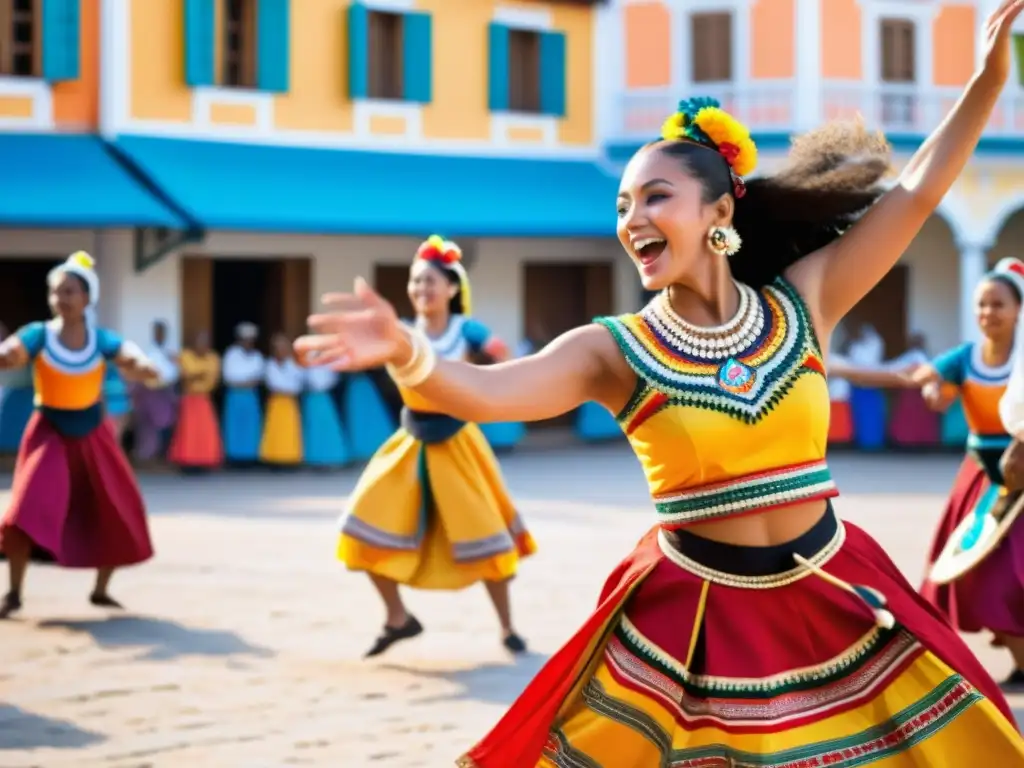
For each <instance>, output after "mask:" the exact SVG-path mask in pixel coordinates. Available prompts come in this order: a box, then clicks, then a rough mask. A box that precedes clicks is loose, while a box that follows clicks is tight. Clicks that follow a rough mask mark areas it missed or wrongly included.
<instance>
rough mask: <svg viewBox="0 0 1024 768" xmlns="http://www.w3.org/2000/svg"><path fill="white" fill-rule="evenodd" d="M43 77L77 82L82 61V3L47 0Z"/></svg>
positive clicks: (78, 1)
mask: <svg viewBox="0 0 1024 768" xmlns="http://www.w3.org/2000/svg"><path fill="white" fill-rule="evenodd" d="M42 10H43V14H42V15H43V62H42V63H43V77H44V78H46V79H47V80H50V81H52V82H55V81H59V80H77V79H78V74H79V69H80V64H79V62H80V58H81V53H80V52H81V27H82V24H81V18H80V14H81V7H80V0H43V9H42Z"/></svg>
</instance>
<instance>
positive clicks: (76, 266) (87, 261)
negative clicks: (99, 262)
mask: <svg viewBox="0 0 1024 768" xmlns="http://www.w3.org/2000/svg"><path fill="white" fill-rule="evenodd" d="M60 272H64V273H67V274H71V275H74V276H75V277H77V278H79V279H80V280H81V281H82V282H83V283H85V285H86V287H87V288H88V289H89V306H90V307H93V306H95V305H96V302H98V301H99V299H100V278H99V275H97V274H96V261H95V260H94V259H93V257H92V256H90V255H89V254H88V253H86V252H85V251H75V252H74V253H72V254H71V255H70V256H68V257H67V258H66V259H65V260H64V263H62V264H58V265H57V266H56V267H54V268H53V270H52V271H51V273H50V274H51V275H53V274H56V273H60Z"/></svg>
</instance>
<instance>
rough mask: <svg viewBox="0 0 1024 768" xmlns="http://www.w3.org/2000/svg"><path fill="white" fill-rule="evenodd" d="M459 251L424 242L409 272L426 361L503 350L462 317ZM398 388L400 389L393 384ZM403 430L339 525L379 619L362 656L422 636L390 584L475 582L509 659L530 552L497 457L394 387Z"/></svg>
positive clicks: (515, 646)
mask: <svg viewBox="0 0 1024 768" xmlns="http://www.w3.org/2000/svg"><path fill="white" fill-rule="evenodd" d="M461 259H462V252H461V251H460V250H459V247H458V246H457V245H456V244H455V243H452V242H448V241H445V240H442V239H441V238H440V237H437V236H436V235H435V236H432V237H430V238H429V239H428V240H427V241H426V242H424V243H423V244H422V245H421V246H420V247H419V249H418V250H417V251H416V257H415V259H414V260H413V264H412V268H411V269H410V271H409V299H410V301H411V302H412V305H413V308H414V309H415V311H416V320H415V327H416V329H417V333H418V334H422V336H423V339H424V343H426V344H428V345H429V346H430V348H431V350H432V354H434V355H436V356H438V357H440V358H442V359H444V360H465V359H466V358H467V357H468V356H469V355H470V354H480V353H486V354H487V355H490V356H491V357H492V358H496V359H503V358H505V357H507V351H506V350H505V347H504V345H503V344H502V343H501V342H500V341H499V340H498V339H496V338H495V337H494V336H492V335H491V333H490V331H489V330H488V329H487V328H486V327H485V326H484V325H483V324H481V323H479V322H477V321H476V320H472V319H470V317H469V313H470V295H469V280H468V277H467V275H466V272H465V269H464V268H463V266H462V264H461ZM400 389H401V387H400ZM401 391H402V399H403V401H404V403H405V407H404V408H403V409H402V426H401V427H400V428H399V430H398V431H397V432H396V433H395V434H394V435H393V436H392V437H391V438H390V439H389V440H388V441H387V442H386V443H384V445H383V446H381V448H380V450H378V451H377V453H376V454H374V456H373V458H372V459H370V463H369V464H368V465H367V466H366V469H365V470H364V472H363V475H362V477H360V479H359V483H358V484H357V485H356V488H355V490H354V491H353V493H352V498H351V500H350V503H349V508H348V511H347V513H346V515H345V516H344V518H343V521H342V527H341V537H340V539H339V543H338V558H339V559H340V560H341V561H342V562H343V563H345V565H347V566H348V567H349V568H350V569H351V570H355V571H366V572H367V573H368V574H369V575H370V580H371V581H372V582H373V585H374V587H376V589H377V591H378V592H379V593H380V596H381V599H382V600H383V601H384V607H385V610H386V611H387V618H386V620H385V624H384V631H383V632H382V634H381V635H380V637H378V638H377V640H376V642H375V643H374V645H373V647H372V648H371V649H370V651H369V652H368V654H367V655H368V656H376V655H378V654H380V653H383V652H384V651H386V650H387V649H388V648H390V647H391V646H392V645H393V644H394V643H396V642H398V641H400V640H405V639H408V638H411V637H415V636H416V635H419V634H420V633H421V632H422V631H423V627H422V625H421V624H420V622H419V621H418V620H417V619H416V617H415V616H413V615H412V614H411V613H409V611H408V610H407V609H406V607H405V604H404V602H403V601H402V598H401V595H400V594H399V585H400V584H404V585H407V586H410V587H416V588H419V589H445V590H456V589H463V588H465V587H468V586H470V585H471V584H475V583H477V582H480V581H482V582H484V584H485V585H486V587H487V593H488V595H490V598H491V602H492V603H493V604H494V608H495V611H497V614H498V620H499V621H500V623H501V630H502V633H503V637H502V642H503V643H504V645H505V647H506V648H507V649H508V650H509V651H511V652H513V653H520V652H522V651H525V650H526V643H525V642H524V641H523V639H522V638H521V637H520V636H519V635H518V634H517V633H516V631H515V629H514V627H513V624H512V609H511V605H510V599H509V582H510V581H511V579H512V577H513V576H515V573H516V570H517V568H518V565H519V560H520V558H522V557H526V556H527V555H531V554H533V553H534V552H535V551H536V545H535V544H534V541H533V538H532V537H531V536H530V534H529V532H528V531H527V530H526V528H525V526H524V525H523V522H522V520H521V518H520V517H519V514H518V513H517V512H516V509H515V506H514V505H513V503H512V500H511V499H510V498H509V494H508V490H507V489H506V488H505V483H504V481H503V479H502V477H501V471H500V469H499V468H498V462H497V459H495V457H494V453H493V451H491V448H490V446H489V445H488V444H487V440H486V438H485V437H484V435H483V433H482V432H481V431H480V428H479V427H477V426H476V425H475V424H472V423H467V422H466V421H464V420H459V419H455V418H452V417H450V416H446V415H444V411H443V410H442V409H439V408H437V407H435V405H434V404H433V403H432V402H431V401H429V400H426V399H424V398H422V397H419V396H418V395H417V394H416V393H415V392H412V391H407V390H405V389H402V390H401Z"/></svg>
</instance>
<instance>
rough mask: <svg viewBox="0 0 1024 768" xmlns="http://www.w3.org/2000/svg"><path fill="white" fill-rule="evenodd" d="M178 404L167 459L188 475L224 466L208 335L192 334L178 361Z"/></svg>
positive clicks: (215, 358)
mask: <svg viewBox="0 0 1024 768" xmlns="http://www.w3.org/2000/svg"><path fill="white" fill-rule="evenodd" d="M178 366H179V368H180V369H181V390H182V394H181V404H180V407H179V409H178V423H177V424H176V425H175V428H174V437H173V438H172V439H171V446H170V450H169V451H168V458H169V459H170V461H171V462H172V463H173V464H176V465H177V466H179V467H181V468H182V469H183V470H186V471H188V472H202V471H207V470H210V469H214V468H216V467H219V466H220V465H221V464H223V463H224V445H223V442H222V441H221V436H220V424H219V422H218V421H217V411H216V409H215V408H214V407H213V399H212V394H213V391H214V390H215V389H217V387H219V386H220V355H218V354H217V353H216V352H214V351H213V349H211V348H210V334H209V332H208V331H200V332H199V333H197V334H196V338H195V341H194V342H193V344H192V347H191V349H183V350H182V351H181V355H179V357H178Z"/></svg>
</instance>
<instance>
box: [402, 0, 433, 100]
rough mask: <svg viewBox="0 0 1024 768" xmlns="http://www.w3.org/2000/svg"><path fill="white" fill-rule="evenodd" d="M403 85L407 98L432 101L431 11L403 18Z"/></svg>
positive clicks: (408, 14)
mask: <svg viewBox="0 0 1024 768" xmlns="http://www.w3.org/2000/svg"><path fill="white" fill-rule="evenodd" d="M402 25H403V29H402V41H403V46H404V49H403V50H402V85H403V87H404V88H405V94H404V96H405V100H406V101H415V102H419V103H420V104H429V103H430V101H431V99H432V98H433V76H434V75H433V72H434V69H433V64H434V62H433V46H432V42H431V29H432V25H431V20H430V14H429V13H407V14H405V16H404V17H403V18H402Z"/></svg>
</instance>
